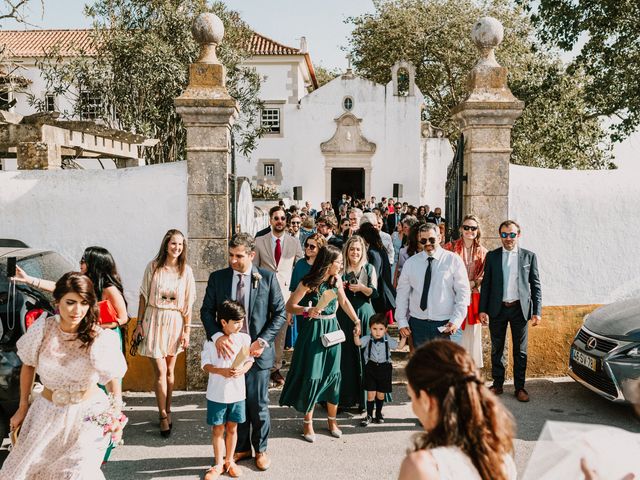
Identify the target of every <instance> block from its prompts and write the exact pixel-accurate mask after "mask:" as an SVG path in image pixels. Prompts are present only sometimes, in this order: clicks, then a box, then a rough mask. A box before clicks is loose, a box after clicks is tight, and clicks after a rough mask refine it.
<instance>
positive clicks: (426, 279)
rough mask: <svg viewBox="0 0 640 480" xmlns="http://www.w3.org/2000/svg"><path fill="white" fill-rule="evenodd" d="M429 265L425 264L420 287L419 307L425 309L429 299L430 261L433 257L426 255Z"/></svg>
mask: <svg viewBox="0 0 640 480" xmlns="http://www.w3.org/2000/svg"><path fill="white" fill-rule="evenodd" d="M427 260H429V265H427V271H426V272H424V287H422V298H421V299H420V309H421V310H426V309H427V301H428V300H429V287H430V286H431V262H433V257H427Z"/></svg>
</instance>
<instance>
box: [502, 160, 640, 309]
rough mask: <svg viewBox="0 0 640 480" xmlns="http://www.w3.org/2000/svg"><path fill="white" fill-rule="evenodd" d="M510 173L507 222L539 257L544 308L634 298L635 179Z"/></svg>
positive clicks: (637, 273) (607, 174)
mask: <svg viewBox="0 0 640 480" xmlns="http://www.w3.org/2000/svg"><path fill="white" fill-rule="evenodd" d="M509 174H510V186H509V216H510V217H511V218H512V219H514V220H516V221H518V223H520V225H521V226H522V229H523V236H522V239H521V245H522V246H523V247H524V248H528V249H531V250H533V251H534V252H536V254H537V255H538V259H539V263H540V273H541V277H542V294H543V303H544V305H581V304H596V303H609V302H612V301H615V300H619V299H622V298H628V297H630V296H637V295H640V269H639V263H638V254H639V252H640V250H639V248H638V239H640V222H639V221H638V219H639V216H638V212H639V211H640V189H639V188H638V179H637V176H635V175H629V174H628V172H625V171H622V170H613V171H576V170H547V169H540V168H532V167H521V166H516V165H511V166H510V169H509Z"/></svg>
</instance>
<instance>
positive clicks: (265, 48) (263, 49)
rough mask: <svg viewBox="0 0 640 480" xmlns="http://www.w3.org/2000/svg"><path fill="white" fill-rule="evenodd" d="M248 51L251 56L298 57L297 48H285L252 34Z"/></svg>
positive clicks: (268, 39) (262, 36) (298, 51)
mask: <svg viewBox="0 0 640 480" xmlns="http://www.w3.org/2000/svg"><path fill="white" fill-rule="evenodd" d="M249 50H250V51H251V54H252V55H300V54H301V52H300V49H299V48H293V47H287V46H286V45H283V44H281V43H278V42H276V41H275V40H271V39H270V38H268V37H265V36H264V35H260V34H259V33H256V32H254V33H253V35H252V36H251V43H250V45H249Z"/></svg>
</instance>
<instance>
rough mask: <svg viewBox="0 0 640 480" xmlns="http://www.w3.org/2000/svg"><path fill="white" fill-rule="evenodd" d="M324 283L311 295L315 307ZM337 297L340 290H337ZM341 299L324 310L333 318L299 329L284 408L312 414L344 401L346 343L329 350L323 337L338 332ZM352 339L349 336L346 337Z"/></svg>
mask: <svg viewBox="0 0 640 480" xmlns="http://www.w3.org/2000/svg"><path fill="white" fill-rule="evenodd" d="M328 289H330V287H329V286H328V285H327V284H326V283H322V284H321V285H320V287H319V289H318V292H313V293H311V294H308V298H309V299H310V300H311V301H312V302H313V304H314V305H316V304H317V303H318V300H319V298H320V296H322V294H323V293H324V292H325V290H328ZM333 290H334V292H335V293H336V294H337V293H338V289H337V287H333ZM337 308H338V299H337V298H336V299H334V300H332V301H331V303H330V304H329V305H328V306H327V308H325V309H324V310H323V311H322V315H326V316H329V318H322V319H319V318H315V319H313V318H308V317H307V318H305V319H304V320H303V322H302V325H300V327H299V329H298V340H297V341H296V348H295V349H294V350H293V358H292V359H291V367H290V368H289V372H288V373H287V379H286V381H285V384H284V388H283V389H282V395H280V405H281V406H288V407H294V408H295V409H296V410H297V411H299V412H301V413H305V414H306V413H309V412H310V411H311V410H313V407H314V406H315V404H316V403H318V402H321V401H325V402H327V403H333V404H337V403H338V401H339V398H340V377H341V374H340V352H341V350H342V344H338V345H334V346H332V347H329V348H325V347H324V346H323V345H322V340H321V337H322V335H324V334H325V333H329V332H334V331H336V330H338V328H339V327H338V320H337V318H336V316H335V313H336V310H337ZM346 336H347V337H348V335H346Z"/></svg>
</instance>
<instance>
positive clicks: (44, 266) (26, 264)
mask: <svg viewBox="0 0 640 480" xmlns="http://www.w3.org/2000/svg"><path fill="white" fill-rule="evenodd" d="M18 266H19V267H20V268H22V269H23V270H24V271H25V272H26V273H27V275H30V276H32V277H36V278H43V279H45V280H52V281H54V282H55V281H57V280H58V279H59V278H60V277H62V275H64V274H65V273H67V272H69V271H71V270H73V266H72V265H71V264H70V263H69V262H67V261H66V260H65V259H64V258H63V257H62V256H61V255H59V254H57V253H55V252H43V253H38V254H36V255H30V256H28V257H23V258H18ZM8 288H9V281H8V279H7V262H6V260H4V259H3V261H0V292H6V291H7V290H8ZM43 293H44V294H45V296H46V297H47V299H48V300H49V301H50V302H53V296H52V295H51V294H50V293H49V292H43Z"/></svg>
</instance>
